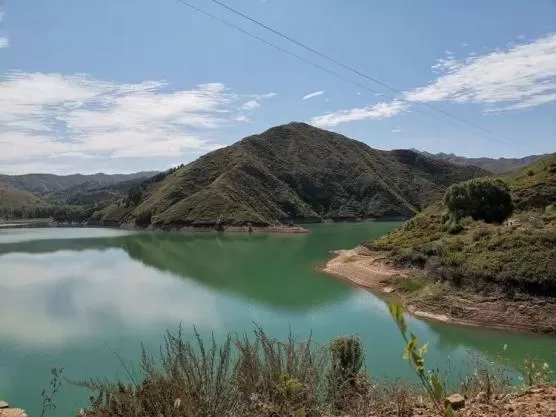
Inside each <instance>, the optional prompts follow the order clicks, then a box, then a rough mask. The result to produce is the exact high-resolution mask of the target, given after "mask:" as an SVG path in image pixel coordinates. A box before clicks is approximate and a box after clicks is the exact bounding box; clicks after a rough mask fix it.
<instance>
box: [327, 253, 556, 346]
mask: <svg viewBox="0 0 556 417" xmlns="http://www.w3.org/2000/svg"><path fill="white" fill-rule="evenodd" d="M333 253H334V256H333V257H332V258H331V259H329V260H328V261H327V262H326V263H325V265H324V266H323V267H322V268H321V270H322V272H325V273H327V274H329V275H333V276H335V277H337V278H340V279H343V280H345V281H347V282H349V283H350V284H352V285H355V286H357V287H359V288H363V289H366V290H368V291H371V292H373V293H375V294H377V295H380V296H383V297H388V298H394V299H396V300H397V301H399V302H400V303H401V304H402V305H403V306H404V308H405V310H406V311H407V312H408V313H409V314H411V315H413V316H415V317H418V318H421V319H424V320H429V321H436V322H440V323H446V324H450V325H458V326H466V327H480V328H487V329H495V330H504V331H517V332H529V333H537V334H546V335H552V336H556V301H551V300H547V299H534V298H523V299H517V300H509V299H505V298H502V297H486V296H480V295H477V294H471V293H462V292H461V291H459V290H456V289H453V288H447V287H446V286H442V284H435V283H428V284H426V285H425V286H424V288H423V289H422V290H421V291H420V292H419V294H418V295H416V296H414V295H412V294H406V293H404V292H403V291H401V290H398V289H396V284H397V283H399V282H400V280H404V279H407V280H410V279H413V278H412V275H413V276H415V274H420V275H421V276H423V274H424V272H423V271H422V270H418V269H414V268H399V267H396V266H394V265H392V263H390V262H389V260H388V257H387V254H386V253H384V252H375V251H371V250H369V249H367V248H365V247H363V246H357V247H356V248H354V249H347V250H337V251H334V252H333Z"/></svg>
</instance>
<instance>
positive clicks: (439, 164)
mask: <svg viewBox="0 0 556 417" xmlns="http://www.w3.org/2000/svg"><path fill="white" fill-rule="evenodd" d="M487 174H488V173H487V172H486V171H484V170H482V169H480V168H476V167H466V166H457V165H454V164H452V163H449V162H444V161H439V160H437V159H433V158H429V157H426V156H424V155H420V154H418V153H416V152H413V151H410V150H396V151H391V152H387V151H380V150H376V149H373V148H370V147H369V146H367V145H366V144H364V143H361V142H358V141H356V140H353V139H348V138H347V137H345V136H342V135H339V134H337V133H333V132H329V131H326V130H322V129H318V128H315V127H313V126H310V125H307V124H304V123H290V124H287V125H282V126H277V127H274V128H271V129H269V130H267V131H265V132H264V133H261V134H258V135H253V136H249V137H247V138H245V139H243V140H241V141H239V142H237V143H235V144H233V145H231V146H228V147H226V148H222V149H218V150H216V151H213V152H210V153H208V154H206V155H204V156H202V157H200V158H199V159H197V160H196V161H194V162H192V163H190V164H188V165H185V166H183V167H180V168H179V169H176V170H175V171H174V172H171V173H167V174H165V175H162V174H159V175H158V176H156V177H153V179H152V180H148V181H146V182H145V183H143V184H142V186H140V187H136V188H134V189H133V190H132V191H130V193H129V196H128V198H126V199H125V200H122V201H120V202H119V203H118V204H114V205H112V206H110V207H108V208H107V209H106V210H104V211H102V212H99V213H97V215H96V219H97V220H103V221H110V222H116V221H117V222H121V223H128V222H135V223H136V224H139V225H142V226H147V225H150V224H154V225H155V226H158V227H167V226H172V227H180V226H187V225H214V224H216V223H218V222H222V223H224V224H245V223H247V222H252V223H253V224H257V225H268V224H272V223H275V222H277V221H279V222H287V221H297V222H301V221H320V220H323V219H328V218H331V219H355V218H376V217H409V216H412V215H413V214H415V213H416V212H418V211H419V210H421V208H422V207H424V206H425V205H427V204H428V203H430V202H431V201H434V200H436V199H438V198H439V197H440V196H441V195H442V193H443V192H444V190H445V188H446V187H447V186H448V185H450V184H452V183H454V182H458V181H462V180H465V179H469V178H473V177H476V176H484V175H487Z"/></svg>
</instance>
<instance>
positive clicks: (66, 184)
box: [0, 172, 156, 195]
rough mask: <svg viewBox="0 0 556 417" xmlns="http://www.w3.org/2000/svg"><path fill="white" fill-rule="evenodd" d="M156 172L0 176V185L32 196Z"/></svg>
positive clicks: (150, 174) (141, 176)
mask: <svg viewBox="0 0 556 417" xmlns="http://www.w3.org/2000/svg"><path fill="white" fill-rule="evenodd" d="M155 174H156V172H137V173H134V174H113V175H108V174H102V173H99V174H93V175H83V174H73V175H54V174H24V175H2V174H0V185H3V186H5V187H11V188H16V189H19V190H24V191H29V192H30V193H33V194H40V195H46V194H49V193H53V192H59V191H62V190H67V189H69V188H72V187H77V186H81V185H84V184H87V188H94V187H96V188H99V187H103V186H107V185H111V184H116V183H118V182H122V181H128V180H132V179H137V178H140V179H145V178H148V177H151V176H153V175H155Z"/></svg>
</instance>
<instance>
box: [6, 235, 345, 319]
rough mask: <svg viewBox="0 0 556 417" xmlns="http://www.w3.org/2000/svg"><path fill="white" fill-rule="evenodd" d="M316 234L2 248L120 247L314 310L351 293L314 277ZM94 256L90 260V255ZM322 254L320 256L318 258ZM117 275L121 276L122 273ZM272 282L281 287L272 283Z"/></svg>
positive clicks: (190, 274)
mask: <svg viewBox="0 0 556 417" xmlns="http://www.w3.org/2000/svg"><path fill="white" fill-rule="evenodd" d="M311 240H312V239H311V236H285V237H284V236H278V235H264V234H259V235H252V236H249V235H241V234H238V235H222V236H219V235H217V234H213V233H200V234H177V233H176V234H173V233H137V234H131V235H124V236H116V237H102V238H81V239H79V238H77V239H49V240H33V241H22V242H16V243H10V244H0V255H2V254H9V253H14V252H17V253H27V254H46V253H55V252H59V251H66V250H71V251H91V250H103V251H104V250H107V249H115V248H119V249H122V250H124V251H125V252H126V253H127V254H128V255H129V256H130V257H131V258H133V259H135V260H137V261H140V262H141V263H143V264H144V265H146V266H149V267H154V268H156V269H158V270H159V271H164V272H170V273H172V274H175V275H178V276H181V277H184V278H188V279H191V280H195V281H197V282H198V283H200V284H202V285H206V286H209V287H211V288H214V289H217V290H220V291H225V292H232V293H234V294H236V295H239V296H241V297H244V298H246V299H249V300H252V301H256V302H259V303H261V304H264V305H273V306H276V307H281V308H287V309H291V308H294V309H299V310H308V309H311V308H313V307H315V306H318V305H320V304H325V303H327V302H331V301H334V300H338V299H341V298H342V297H344V296H345V295H347V294H348V293H349V292H350V291H351V289H350V288H349V287H347V286H346V285H344V284H342V283H339V282H337V280H335V279H332V278H330V277H325V276H322V277H320V279H318V280H317V279H314V280H307V278H306V276H307V274H309V275H314V276H316V275H317V274H316V272H314V271H311V268H313V267H314V265H313V264H312V263H311V262H310V261H311V259H312V257H314V258H315V259H318V256H319V255H320V256H322V253H321V252H320V251H318V252H317V253H313V252H311V249H314V247H312V248H311V249H308V246H309V247H311ZM91 254H92V252H89V253H88V254H87V256H90V255H91ZM315 255H316V256H315ZM116 276H117V275H116ZM269 283H273V284H275V283H279V285H270V284H269Z"/></svg>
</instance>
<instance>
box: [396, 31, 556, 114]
mask: <svg viewBox="0 0 556 417" xmlns="http://www.w3.org/2000/svg"><path fill="white" fill-rule="evenodd" d="M434 68H435V69H439V70H441V71H442V72H443V75H442V76H440V77H439V78H438V79H437V80H436V81H434V82H433V83H431V84H429V85H427V86H425V87H420V88H417V89H415V90H413V91H410V92H407V93H406V94H405V95H404V96H405V97H404V98H405V99H406V100H408V101H415V102H425V103H429V102H437V101H452V102H457V103H466V102H468V103H477V104H483V105H487V106H501V107H505V108H522V107H523V106H525V107H531V106H533V105H540V104H544V103H547V102H549V101H554V100H555V98H554V93H556V34H551V35H548V36H545V37H542V38H539V39H537V40H536V41H534V42H530V43H524V44H520V45H516V46H511V47H509V48H508V49H506V50H500V51H494V52H490V53H488V54H485V55H482V56H475V57H468V58H464V59H461V60H456V59H454V58H453V57H448V58H445V59H441V60H439V61H438V63H437V64H436V65H435V66H434ZM526 103H529V104H526Z"/></svg>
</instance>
